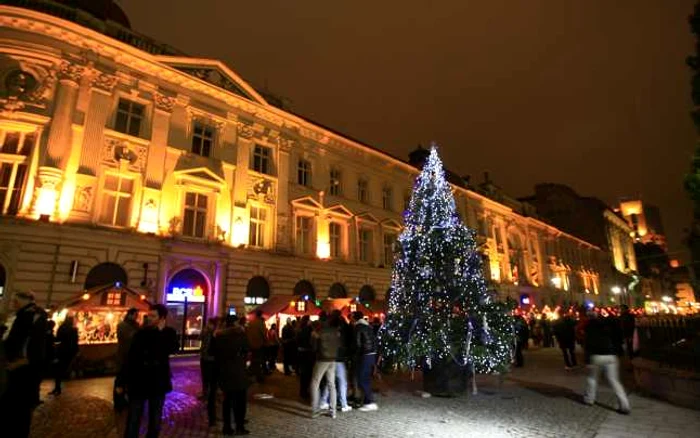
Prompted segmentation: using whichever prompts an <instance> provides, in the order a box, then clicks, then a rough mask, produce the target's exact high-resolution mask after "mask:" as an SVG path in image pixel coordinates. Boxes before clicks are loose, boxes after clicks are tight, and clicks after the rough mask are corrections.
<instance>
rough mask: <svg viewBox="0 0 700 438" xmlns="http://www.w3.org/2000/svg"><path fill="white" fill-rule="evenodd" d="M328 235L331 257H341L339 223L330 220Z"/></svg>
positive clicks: (341, 237) (341, 233)
mask: <svg viewBox="0 0 700 438" xmlns="http://www.w3.org/2000/svg"><path fill="white" fill-rule="evenodd" d="M328 237H329V240H330V246H331V257H332V258H339V257H341V256H342V255H343V231H342V228H341V225H340V224H339V223H336V222H331V223H330V224H328Z"/></svg>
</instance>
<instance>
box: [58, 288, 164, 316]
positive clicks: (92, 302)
mask: <svg viewBox="0 0 700 438" xmlns="http://www.w3.org/2000/svg"><path fill="white" fill-rule="evenodd" d="M112 291H119V292H125V293H126V302H125V304H124V305H123V306H122V305H118V306H105V305H104V304H102V295H104V294H106V293H109V292H112ZM141 295H142V294H141V292H139V291H137V290H135V289H132V288H130V287H127V286H119V287H117V285H116V284H115V283H111V284H106V285H104V286H96V287H93V288H92V289H88V290H84V291H82V292H80V293H79V294H77V295H75V296H74V297H72V298H70V299H68V300H66V301H64V302H62V303H61V304H60V306H59V307H65V308H73V309H74V308H76V307H77V308H80V307H135V308H137V309H139V310H148V308H149V307H150V305H151V303H150V302H149V301H148V300H145V299H141ZM86 296H87V297H88V298H87V299H85V297H86Z"/></svg>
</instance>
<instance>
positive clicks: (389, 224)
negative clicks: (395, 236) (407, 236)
mask: <svg viewBox="0 0 700 438" xmlns="http://www.w3.org/2000/svg"><path fill="white" fill-rule="evenodd" d="M382 226H383V227H384V228H393V229H396V230H400V229H401V228H402V225H401V224H400V223H399V222H398V221H395V220H394V219H384V220H383V221H382Z"/></svg>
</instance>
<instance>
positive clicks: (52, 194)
mask: <svg viewBox="0 0 700 438" xmlns="http://www.w3.org/2000/svg"><path fill="white" fill-rule="evenodd" d="M57 199H58V193H56V189H54V188H53V187H51V188H49V187H42V188H40V189H39V195H38V196H37V199H36V212H37V213H38V214H39V216H49V217H51V216H53V214H54V211H55V210H56V200H57Z"/></svg>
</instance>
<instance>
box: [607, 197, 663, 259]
mask: <svg viewBox="0 0 700 438" xmlns="http://www.w3.org/2000/svg"><path fill="white" fill-rule="evenodd" d="M618 212H619V213H620V215H622V217H623V218H625V220H626V221H627V223H628V224H629V226H630V227H632V230H633V231H634V233H635V236H634V237H635V240H637V241H638V242H641V243H654V244H656V245H658V246H660V247H661V248H663V249H664V251H666V250H667V246H666V235H665V234H664V227H663V224H662V222H661V212H660V211H659V208H658V207H656V206H654V205H649V204H646V203H644V202H642V201H641V200H639V199H634V200H625V201H621V202H620V206H619V208H618Z"/></svg>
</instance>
